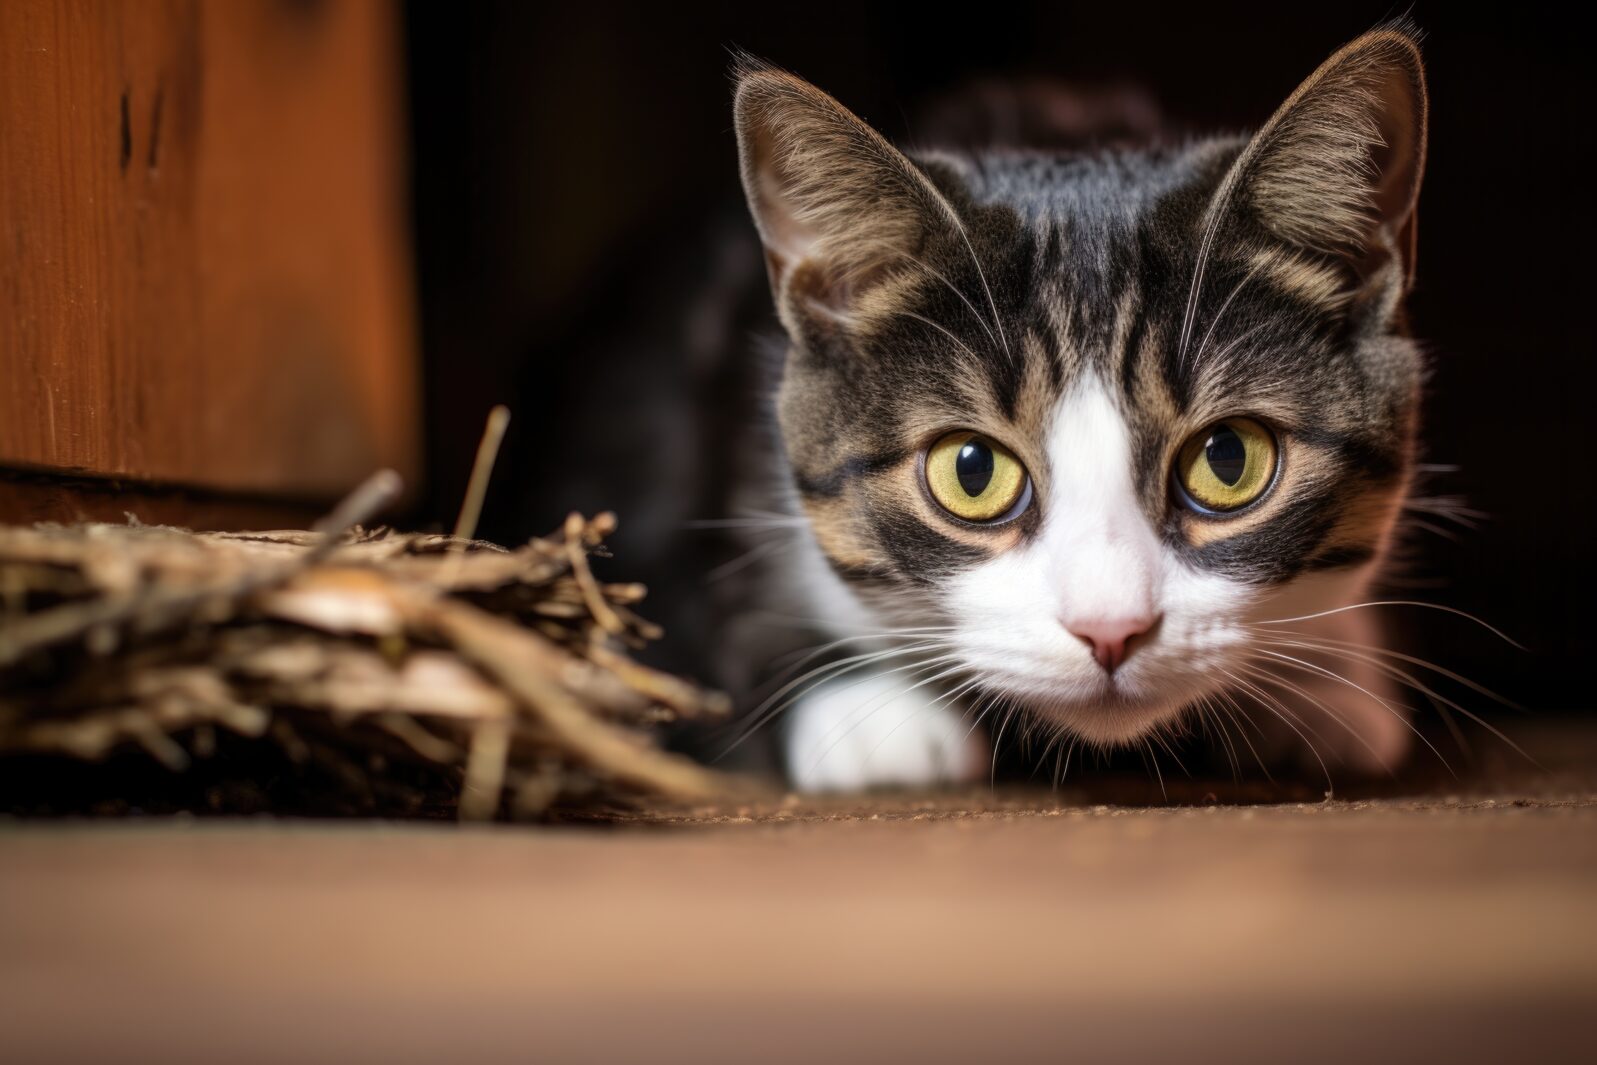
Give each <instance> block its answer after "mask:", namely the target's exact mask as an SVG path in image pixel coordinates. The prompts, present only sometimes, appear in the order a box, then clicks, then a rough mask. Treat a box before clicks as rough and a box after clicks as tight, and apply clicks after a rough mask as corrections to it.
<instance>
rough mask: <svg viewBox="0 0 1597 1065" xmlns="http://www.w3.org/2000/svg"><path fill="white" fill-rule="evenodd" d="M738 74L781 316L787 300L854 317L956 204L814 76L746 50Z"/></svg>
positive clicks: (758, 221) (754, 207)
mask: <svg viewBox="0 0 1597 1065" xmlns="http://www.w3.org/2000/svg"><path fill="white" fill-rule="evenodd" d="M733 74H734V77H735V78H736V81H737V96H736V102H735V104H734V115H735V120H736V125H737V139H738V155H739V160H740V163H741V166H742V172H743V191H744V192H745V194H746V195H747V196H748V201H749V209H750V210H751V211H752V212H753V214H754V222H755V225H756V226H757V227H758V228H759V231H760V239H761V241H763V242H764V245H765V261H766V266H767V269H768V272H769V274H770V278H771V290H772V292H773V293H774V294H775V296H776V303H777V308H778V311H779V312H780V313H781V314H782V315H783V317H784V321H785V320H786V316H787V314H788V313H789V310H790V308H798V309H806V308H807V309H812V310H817V311H821V312H824V313H827V314H829V315H830V316H831V317H834V318H837V319H840V320H845V321H846V320H848V319H849V318H851V317H852V315H853V314H854V312H855V311H857V310H858V309H859V304H860V301H861V300H862V299H864V298H865V297H866V296H867V295H868V294H869V292H870V291H871V290H872V289H873V288H874V287H875V286H876V285H877V284H879V283H880V282H881V281H882V280H883V279H885V278H886V277H887V276H888V275H889V274H891V273H892V272H893V271H895V270H898V269H901V268H902V267H903V266H904V264H905V262H906V261H907V257H911V256H914V255H915V254H916V253H917V252H918V250H919V249H920V247H921V245H922V244H923V242H924V240H925V236H926V232H927V228H928V226H929V225H933V224H936V220H937V219H938V218H939V217H946V216H948V215H951V214H952V208H951V207H950V206H949V204H948V203H947V201H946V200H945V199H944V198H943V196H942V195H941V194H940V193H939V192H938V191H937V189H936V188H935V187H934V186H933V185H932V183H931V182H930V181H929V180H928V179H927V178H926V176H925V174H923V173H922V172H921V171H920V169H919V168H918V167H916V166H915V164H914V163H912V162H911V161H910V160H909V159H907V158H906V157H905V156H904V155H903V153H901V152H899V151H898V149H896V148H894V147H893V146H892V145H891V144H889V143H888V142H887V140H886V139H885V138H884V137H882V135H881V134H879V133H877V132H876V131H875V130H873V129H871V128H870V127H869V126H868V125H866V124H865V123H864V122H863V121H861V120H860V119H859V118H858V117H856V116H855V115H854V114H852V113H851V112H850V111H849V110H848V109H847V108H845V107H844V106H843V105H842V104H840V103H838V102H837V101H836V100H834V99H832V98H831V97H830V96H828V95H826V93H824V92H822V91H821V90H820V89H817V88H816V87H815V86H813V85H811V84H810V83H809V82H807V81H804V80H803V79H802V78H798V77H795V76H793V75H792V74H789V73H787V72H786V71H783V70H777V69H775V68H773V67H770V66H766V65H764V64H762V63H760V62H758V61H757V60H752V59H748V58H740V59H739V60H738V61H737V63H736V65H735V66H734V68H733ZM790 324H791V323H790Z"/></svg>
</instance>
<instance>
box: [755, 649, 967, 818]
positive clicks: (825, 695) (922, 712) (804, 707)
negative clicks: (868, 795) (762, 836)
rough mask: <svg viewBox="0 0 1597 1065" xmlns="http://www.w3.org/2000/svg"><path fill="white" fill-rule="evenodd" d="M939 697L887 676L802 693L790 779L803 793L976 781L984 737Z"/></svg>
mask: <svg viewBox="0 0 1597 1065" xmlns="http://www.w3.org/2000/svg"><path fill="white" fill-rule="evenodd" d="M943 695H944V693H943V692H941V691H939V690H937V689H935V688H933V687H932V686H930V685H928V686H926V687H923V688H913V689H912V688H910V687H909V683H908V682H906V681H904V680H902V679H900V678H897V677H890V676H885V675H873V676H867V677H864V678H852V677H851V678H847V679H843V680H837V681H833V682H830V683H827V684H822V685H819V686H818V687H816V688H815V689H813V690H812V691H808V692H806V693H805V694H804V695H803V696H802V697H800V698H799V700H798V701H797V702H796V703H794V705H793V708H792V709H791V710H789V711H788V721H787V732H786V736H785V742H784V755H785V758H786V761H787V773H788V779H789V780H791V781H792V783H793V785H794V786H795V787H797V788H798V789H800V790H801V791H862V790H864V789H867V788H877V787H911V788H913V787H929V786H933V785H937V784H954V783H960V782H966V781H971V780H976V779H978V778H980V776H981V775H982V774H983V773H984V772H986V770H987V763H988V757H989V755H988V747H987V740H986V737H985V736H983V735H982V734H981V731H980V730H979V729H973V728H972V727H971V724H970V722H969V721H967V720H965V719H964V718H963V717H962V715H961V712H960V711H959V709H957V708H956V707H952V706H950V705H949V704H948V701H947V700H945V699H944V698H943Z"/></svg>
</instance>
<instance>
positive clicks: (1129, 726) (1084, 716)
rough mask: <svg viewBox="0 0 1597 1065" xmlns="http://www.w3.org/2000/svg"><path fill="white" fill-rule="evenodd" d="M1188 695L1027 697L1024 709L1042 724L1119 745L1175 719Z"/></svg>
mask: <svg viewBox="0 0 1597 1065" xmlns="http://www.w3.org/2000/svg"><path fill="white" fill-rule="evenodd" d="M1190 701H1191V697H1190V696H1174V695H1153V694H1142V693H1130V692H1126V691H1123V690H1119V689H1115V688H1110V689H1108V690H1107V691H1106V692H1105V694H1104V695H1103V696H1101V697H1099V698H1096V699H1075V698H1041V699H1039V698H1036V697H1033V698H1030V699H1028V700H1027V701H1026V705H1027V708H1028V709H1029V710H1030V711H1031V713H1033V714H1034V715H1036V716H1037V717H1039V718H1041V719H1042V720H1044V721H1048V722H1053V723H1056V724H1059V725H1063V726H1064V727H1065V728H1066V729H1068V730H1069V731H1070V733H1071V734H1072V735H1074V736H1078V737H1080V738H1081V739H1083V740H1086V741H1087V742H1089V743H1100V744H1104V745H1105V746H1119V745H1121V744H1126V743H1131V742H1133V741H1135V740H1138V739H1141V738H1142V737H1144V736H1146V735H1147V734H1148V733H1150V732H1152V731H1153V730H1154V729H1155V728H1157V727H1158V726H1160V725H1162V724H1165V723H1167V722H1169V721H1172V720H1174V719H1175V718H1176V717H1178V716H1179V715H1180V713H1181V710H1182V708H1183V707H1184V706H1186V705H1187V703H1188V702H1190Z"/></svg>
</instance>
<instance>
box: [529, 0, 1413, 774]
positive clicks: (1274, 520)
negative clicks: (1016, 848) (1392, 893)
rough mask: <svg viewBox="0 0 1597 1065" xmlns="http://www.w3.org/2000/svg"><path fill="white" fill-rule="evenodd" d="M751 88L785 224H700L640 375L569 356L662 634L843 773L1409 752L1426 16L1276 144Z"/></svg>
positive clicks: (641, 321)
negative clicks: (1410, 535) (1396, 658)
mask: <svg viewBox="0 0 1597 1065" xmlns="http://www.w3.org/2000/svg"><path fill="white" fill-rule="evenodd" d="M733 76H734V81H735V92H734V104H733V116H734V123H733V125H734V129H735V133H736V139H737V144H738V150H739V160H740V171H741V175H740V176H741V179H742V184H743V189H744V192H745V195H746V201H747V207H748V210H749V212H750V214H751V215H752V218H753V222H754V226H753V229H754V230H755V232H756V233H757V235H758V238H759V242H758V244H757V245H756V244H755V243H754V242H753V241H752V240H745V239H740V238H741V236H742V235H743V234H747V232H748V223H747V220H746V219H744V220H741V221H739V220H735V219H734V220H730V221H727V220H723V221H722V222H721V223H720V224H719V225H717V226H716V227H713V230H712V235H710V236H707V237H706V236H703V235H701V236H700V237H698V238H689V239H688V240H685V241H683V242H679V243H678V244H677V245H676V247H677V248H678V250H679V251H682V252H683V258H684V259H685V260H691V261H694V262H697V263H699V264H701V265H700V268H699V269H698V270H696V271H693V272H692V273H694V274H695V275H696V280H697V281H699V282H701V283H700V284H699V290H700V291H699V292H698V295H697V298H696V299H695V300H693V301H691V302H686V303H685V302H684V301H683V300H681V299H679V298H677V296H676V295H675V294H674V293H673V292H670V291H668V290H666V289H665V288H663V287H662V286H659V285H657V284H650V285H648V286H644V287H642V288H641V289H640V291H642V292H644V293H646V299H647V302H633V301H631V300H630V299H628V298H626V297H617V298H615V299H614V302H616V303H622V304H625V305H627V306H628V307H629V308H630V311H631V313H629V314H628V315H626V316H623V317H624V318H625V320H626V324H625V325H624V326H621V327H620V328H622V329H623V330H624V331H625V333H626V335H625V336H624V337H623V338H622V342H621V343H620V345H619V348H620V349H621V350H624V351H626V352H627V353H628V355H627V357H628V358H629V360H630V361H629V362H628V363H626V364H625V367H626V368H623V366H622V364H619V363H616V362H614V361H612V360H610V359H608V358H604V357H598V356H594V357H584V356H578V357H573V358H567V359H565V360H563V363H564V365H566V366H567V367H568V371H567V372H568V373H569V374H572V375H576V376H577V377H579V378H581V377H586V378H589V379H591V380H592V381H594V382H597V381H599V379H600V378H602V382H603V386H604V387H584V386H582V384H581V383H580V382H577V383H573V382H570V381H568V382H566V383H565V385H564V386H561V385H558V384H557V385H555V386H553V387H551V386H550V383H549V382H548V381H547V380H544V379H540V380H539V381H538V382H537V385H538V388H539V389H540V390H541V392H540V394H541V395H545V396H550V397H553V396H562V397H568V398H566V399H561V400H559V401H558V402H556V401H555V400H554V399H548V400H547V401H546V402H547V404H548V405H547V407H546V408H545V409H544V411H543V413H542V414H541V415H539V414H535V417H534V422H535V424H537V425H538V426H539V432H540V439H544V440H558V439H562V438H572V439H574V438H575V435H574V434H577V433H579V432H584V433H585V434H586V438H587V439H590V440H592V441H595V442H594V443H593V444H592V446H590V447H585V448H583V449H581V451H582V453H583V454H582V457H583V459H585V460H586V463H587V466H586V467H584V468H583V470H582V471H580V472H581V475H580V476H575V477H572V478H570V481H571V484H570V485H569V486H563V487H562V489H561V492H560V493H559V499H560V500H561V501H562V504H563V505H568V503H569V502H575V503H576V504H577V505H578V506H586V507H589V508H590V509H598V508H600V507H604V506H613V505H615V501H616V500H618V499H619V500H624V501H626V505H625V506H623V507H622V508H621V515H622V519H623V520H622V530H621V534H620V535H618V537H617V540H616V553H617V556H618V559H619V560H621V561H622V562H624V563H625V565H618V567H617V572H618V573H623V572H624V573H626V574H628V575H630V576H642V577H643V578H644V579H646V580H649V582H650V584H651V589H652V590H651V596H650V601H649V604H650V608H651V610H652V611H654V612H655V613H656V615H657V616H658V615H660V614H661V613H663V614H664V615H665V616H663V617H662V618H661V620H663V621H665V622H666V631H667V633H668V639H667V641H666V644H665V646H664V648H663V649H662V657H660V658H657V659H656V662H657V663H658V664H662V665H665V666H667V667H674V668H679V669H682V670H683V671H685V672H693V673H696V674H698V675H700V676H705V677H707V679H709V680H711V681H712V682H714V683H717V684H719V685H721V686H723V687H726V688H727V689H729V690H730V691H732V692H733V693H734V695H735V696H736V697H737V698H738V699H739V701H740V702H741V703H743V704H744V707H745V711H746V715H745V717H744V718H743V719H742V721H741V722H740V723H739V724H738V725H737V726H736V734H737V736H738V737H740V738H742V737H747V736H750V735H754V736H762V737H763V736H768V735H774V736H776V737H778V739H779V747H780V749H779V751H778V752H777V755H778V760H779V762H780V766H781V768H782V769H783V770H784V771H785V772H786V774H787V775H788V777H789V779H790V780H791V781H792V783H793V784H794V785H795V786H797V787H799V788H802V789H807V790H858V789H864V788H871V787H877V786H909V787H923V786H936V785H944V784H952V783H958V782H962V781H969V780H974V779H977V778H978V777H983V776H985V775H986V774H987V772H988V771H989V768H990V766H991V765H992V757H993V753H992V752H993V743H994V741H995V740H997V739H999V738H1000V737H1002V736H1003V735H1004V734H1005V733H1006V731H1007V732H1008V734H1009V735H1011V736H1013V735H1015V734H1017V733H1025V734H1027V735H1028V736H1030V737H1033V738H1035V739H1037V740H1039V741H1044V742H1039V743H1037V744H1035V745H1034V746H1035V747H1036V748H1037V749H1039V750H1041V751H1043V752H1051V757H1052V758H1053V759H1055V760H1056V764H1058V763H1057V759H1058V758H1059V757H1060V756H1061V755H1063V756H1066V757H1068V756H1070V755H1073V754H1075V752H1076V751H1078V750H1082V751H1085V750H1087V749H1098V750H1103V749H1112V748H1118V747H1127V746H1137V745H1144V744H1149V743H1155V744H1157V743H1161V742H1164V741H1165V739H1166V738H1167V737H1169V736H1171V735H1172V734H1174V733H1177V732H1180V731H1182V730H1188V731H1190V730H1191V729H1192V728H1193V727H1194V726H1202V727H1203V728H1205V729H1208V730H1209V731H1210V733H1211V734H1212V735H1214V736H1216V737H1218V738H1217V739H1216V741H1215V742H1217V743H1219V744H1223V745H1224V746H1225V747H1226V749H1227V753H1228V755H1230V756H1231V757H1236V755H1237V752H1238V751H1239V750H1241V751H1242V752H1243V754H1242V757H1248V753H1247V752H1248V751H1249V749H1251V750H1252V756H1253V757H1256V758H1257V759H1258V760H1259V761H1260V762H1261V763H1264V762H1270V761H1275V760H1278V759H1281V758H1283V757H1285V758H1294V759H1298V760H1302V761H1304V762H1305V763H1306V764H1308V765H1311V766H1314V767H1316V769H1317V770H1318V771H1323V772H1325V773H1327V775H1329V774H1330V773H1331V772H1332V771H1333V770H1351V771H1354V772H1361V773H1363V772H1381V771H1386V770H1390V769H1392V768H1393V767H1395V766H1397V765H1398V764H1399V763H1400V762H1401V761H1402V759H1403V757H1404V755H1405V753H1406V751H1407V748H1408V745H1409V740H1410V737H1411V726H1410V724H1409V722H1408V720H1407V716H1406V710H1405V709H1404V708H1403V707H1402V705H1401V704H1400V702H1399V700H1398V698H1397V697H1396V695H1395V693H1394V690H1393V685H1392V683H1391V678H1392V676H1393V675H1394V671H1393V668H1392V666H1391V664H1390V662H1389V661H1388V660H1386V659H1384V658H1383V657H1382V656H1381V655H1380V654H1379V653H1378V652H1377V650H1376V649H1378V648H1379V647H1380V646H1381V636H1380V633H1379V631H1378V629H1377V627H1376V623H1375V620H1374V618H1373V617H1372V613H1373V612H1372V611H1371V610H1368V609H1363V608H1361V607H1360V606H1359V604H1362V603H1364V602H1365V601H1366V599H1367V598H1368V589H1369V588H1370V586H1371V584H1372V582H1373V581H1375V580H1376V579H1377V578H1378V576H1379V574H1380V571H1381V567H1382V564H1383V561H1384V560H1385V559H1386V557H1387V556H1388V554H1389V547H1390V544H1391V541H1392V538H1393V530H1394V524H1395V522H1396V520H1397V517H1398V514H1399V510H1400V508H1401V506H1402V504H1403V501H1404V499H1405V496H1406V494H1407V492H1408V490H1409V487H1410V484H1411V481H1412V478H1413V469H1414V454H1415V447H1416V430H1417V421H1418V410H1417V408H1418V397H1419V390H1420V382H1421V377H1422V373H1423V365H1422V359H1421V355H1420V351H1419V349H1418V346H1417V345H1416V344H1415V343H1414V342H1413V341H1412V340H1411V339H1409V338H1408V336H1407V328H1406V323H1405V317H1404V307H1403V300H1404V296H1405V293H1406V291H1407V289H1408V287H1409V285H1410V283H1411V280H1412V272H1413V268H1414V249H1415V232H1416V229H1415V204H1416V200H1417V197H1418V193H1419V187H1420V180H1421V175H1422V172H1423V168H1424V161H1425V129H1426V110H1427V98H1426V90H1425V80H1424V72H1423V66H1422V62H1421V57H1420V51H1419V45H1418V34H1417V31H1416V30H1415V29H1414V27H1413V26H1412V24H1411V23H1409V22H1408V21H1406V20H1401V21H1397V22H1393V23H1389V24H1385V25H1382V26H1380V27H1378V28H1377V29H1375V30H1373V31H1372V32H1370V33H1368V34H1366V35H1364V36H1362V37H1360V38H1358V39H1357V40H1355V41H1353V42H1352V43H1351V44H1349V45H1347V46H1346V47H1344V48H1342V49H1341V50H1339V51H1337V52H1336V53H1335V54H1334V55H1332V56H1331V57H1330V58H1329V59H1328V60H1327V61H1326V62H1325V63H1324V64H1323V65H1322V66H1321V67H1320V68H1319V69H1318V70H1317V71H1315V72H1314V73H1313V74H1312V75H1311V76H1310V77H1309V79H1308V80H1307V81H1305V82H1304V83H1303V84H1302V85H1301V86H1300V87H1299V88H1298V89H1297V90H1296V91H1295V92H1294V93H1293V94H1292V95H1291V96H1290V97H1288V99H1287V100H1286V102H1285V103H1284V104H1282V105H1281V107H1280V108H1279V109H1278V110H1277V111H1276V112H1275V113H1274V115H1272V116H1271V118H1270V119H1269V120H1268V121H1267V122H1266V123H1265V124H1264V125H1263V126H1262V127H1261V128H1260V129H1259V130H1258V131H1257V132H1256V133H1254V134H1253V135H1252V136H1217V137H1212V138H1208V139H1199V140H1188V141H1185V142H1182V143H1178V144H1163V145H1161V144H1158V143H1154V144H1149V145H1145V146H1141V147H1136V146H1127V144H1126V143H1125V142H1126V140H1127V138H1126V137H1125V136H1124V134H1125V133H1126V131H1127V130H1128V129H1132V128H1134V127H1136V126H1137V125H1139V124H1143V125H1146V123H1141V121H1140V119H1137V118H1136V116H1137V115H1140V114H1141V113H1142V112H1141V110H1140V109H1139V108H1137V107H1131V108H1122V109H1121V110H1122V111H1123V112H1124V114H1123V115H1122V117H1124V116H1125V115H1130V116H1131V119H1130V120H1127V121H1119V122H1118V124H1117V135H1116V136H1115V137H1114V138H1112V139H1111V142H1110V144H1109V146H1107V147H1099V148H1097V149H1093V150H1085V151H1065V150H1061V149H1060V148H1059V147H1058V146H1057V145H1052V144H1050V145H1048V146H1046V147H1042V148H1038V149H1036V150H1021V149H1015V148H1010V147H1004V148H996V149H990V150H977V149H966V150H948V149H933V150H923V151H916V152H904V151H900V150H899V149H897V148H895V147H894V146H893V145H891V144H890V143H889V142H888V141H887V140H886V139H884V138H883V137H882V136H881V135H879V134H878V133H877V132H876V131H874V130H873V129H872V128H871V127H870V126H868V125H867V124H866V123H865V122H864V121H862V120H861V119H859V118H857V117H856V116H855V115H853V114H852V113H851V112H849V111H848V110H847V109H846V108H845V107H844V106H842V105H841V104H840V103H838V102H837V101H836V100H834V99H832V98H831V97H830V96H828V95H826V94H825V93H824V92H822V91H821V90H820V89H818V88H816V87H814V86H813V85H810V84H809V83H807V82H805V81H803V80H802V79H800V78H798V77H797V76H795V75H793V74H790V73H788V72H786V71H784V70H781V69H779V68H777V67H775V66H772V65H769V64H766V63H763V62H760V61H758V60H755V59H752V58H749V57H739V58H738V60H737V61H736V63H735V66H734V71H733ZM1054 110H1056V111H1057V110H1059V109H1057V108H1055V109H1054ZM1111 110H1113V108H1111ZM1028 125H1029V124H1028V123H1021V124H1019V126H1018V127H1017V128H1026V127H1027V126H1028ZM695 240H697V243H694V241H695ZM705 264H707V265H705ZM762 266H763V269H762ZM685 273H687V272H686V271H679V274H685ZM761 275H763V277H762V276H761ZM751 277H752V278H753V279H754V281H753V284H752V285H751V284H749V279H750V278H751ZM767 282H768V286H767V284H766V283H767ZM767 288H768V292H769V295H767V294H766V293H765V291H764V290H766V289H767ZM773 302H774V308H775V311H776V316H777V318H778V319H779V322H780V326H781V330H782V332H781V335H780V336H777V337H773V338H772V339H771V340H769V341H768V342H761V343H755V344H753V345H752V350H751V345H750V344H749V342H748V339H747V338H748V336H749V335H750V334H751V333H755V332H757V331H758V323H759V322H760V320H761V319H762V318H764V317H766V316H768V315H769V314H770V309H771V307H772V304H773ZM667 319H669V320H671V321H672V322H673V324H672V325H671V326H670V327H669V328H666V327H661V326H660V325H659V323H660V322H662V321H665V320H667ZM571 396H587V397H594V396H599V397H602V403H601V402H599V401H598V400H590V401H588V402H586V404H584V403H581V402H572V401H571V400H570V399H569V397H571ZM640 435H641V436H643V437H645V438H646V439H647V440H648V441H649V442H648V443H647V444H640V443H639V440H638V438H639V436H640ZM568 454H569V453H568ZM563 461H568V462H575V461H576V460H575V459H567V460H563ZM544 494H547V493H544ZM728 514H730V515H732V517H730V518H727V517H726V516H727V515H728ZM704 518H711V519H713V520H709V521H703V520H699V521H695V520H694V519H704ZM706 574H708V575H709V577H710V579H709V580H708V582H706V580H705V577H706ZM706 650H708V651H710V652H712V653H711V654H710V655H708V656H705V655H704V654H703V652H705V651H706ZM773 662H774V663H776V664H777V666H779V667H784V668H781V669H779V670H778V674H777V676H776V677H775V679H772V677H771V669H770V667H771V665H772V663H773ZM1244 718H1245V719H1246V721H1244V720H1243V719H1244ZM709 746H710V748H712V749H710V750H708V751H705V749H704V748H702V747H701V748H700V750H701V753H711V754H717V753H721V750H717V749H713V748H716V747H720V748H722V749H724V747H725V746H726V745H725V744H714V743H712V744H710V745H709ZM749 746H752V745H749Z"/></svg>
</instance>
